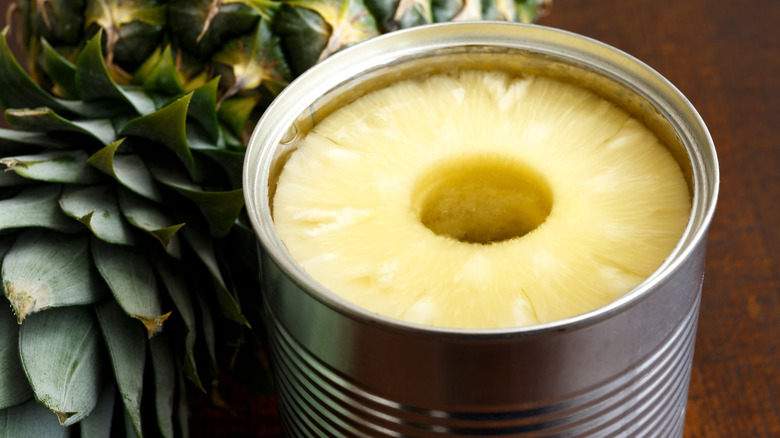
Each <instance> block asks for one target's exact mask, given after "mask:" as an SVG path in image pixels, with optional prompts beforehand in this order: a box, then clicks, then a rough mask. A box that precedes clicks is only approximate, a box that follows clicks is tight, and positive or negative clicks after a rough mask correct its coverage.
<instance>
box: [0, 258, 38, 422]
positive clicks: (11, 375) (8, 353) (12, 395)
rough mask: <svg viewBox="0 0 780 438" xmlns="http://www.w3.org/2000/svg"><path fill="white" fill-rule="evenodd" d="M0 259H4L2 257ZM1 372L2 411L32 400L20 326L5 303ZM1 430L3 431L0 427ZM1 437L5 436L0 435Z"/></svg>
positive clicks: (0, 310)
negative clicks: (24, 363)
mask: <svg viewBox="0 0 780 438" xmlns="http://www.w3.org/2000/svg"><path fill="white" fill-rule="evenodd" d="M0 259H2V256H1V255H0ZM0 370H2V373H3V384H2V385H0V411H2V410H3V409H8V408H10V407H13V406H18V405H20V404H22V403H24V402H26V401H27V400H30V399H32V397H33V393H32V390H31V389H30V385H29V384H28V383H27V376H26V375H25V374H24V369H23V368H22V363H21V362H20V361H19V324H17V323H16V318H14V315H13V312H12V311H11V309H10V307H7V306H6V305H5V303H0ZM0 415H2V414H0ZM0 421H2V420H0ZM0 430H3V429H2V428H1V427H0ZM1 436H3V435H2V434H0V437H1Z"/></svg>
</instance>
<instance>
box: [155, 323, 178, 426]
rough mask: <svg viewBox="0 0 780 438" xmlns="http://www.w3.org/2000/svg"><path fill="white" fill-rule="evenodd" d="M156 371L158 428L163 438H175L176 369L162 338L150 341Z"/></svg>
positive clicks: (158, 337) (157, 337)
mask: <svg viewBox="0 0 780 438" xmlns="http://www.w3.org/2000/svg"><path fill="white" fill-rule="evenodd" d="M149 352H150V353H151V357H152V369H153V371H154V407H155V411H156V413H157V427H158V428H159V430H160V436H162V437H163V438H174V426H173V410H174V397H175V395H176V368H175V366H174V365H173V363H174V361H173V356H172V355H171V351H170V348H169V347H168V344H166V343H165V339H164V338H163V337H162V336H156V337H154V338H152V339H150V340H149Z"/></svg>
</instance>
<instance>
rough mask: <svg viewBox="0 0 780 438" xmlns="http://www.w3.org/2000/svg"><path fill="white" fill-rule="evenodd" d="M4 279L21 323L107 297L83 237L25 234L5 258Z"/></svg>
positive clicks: (34, 231)
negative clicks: (47, 311) (49, 311)
mask: <svg viewBox="0 0 780 438" xmlns="http://www.w3.org/2000/svg"><path fill="white" fill-rule="evenodd" d="M2 278H3V292H4V293H5V296H6V298H8V300H9V301H10V302H11V307H12V308H13V309H14V313H16V318H17V320H18V321H19V323H20V324H21V323H22V321H24V320H25V319H26V317H28V316H29V315H30V314H33V313H35V312H38V311H40V310H44V309H48V308H50V307H64V306H73V305H84V304H91V303H95V302H97V301H98V300H99V299H101V298H102V297H103V296H104V295H105V289H104V287H103V284H102V283H101V282H100V280H99V279H98V278H97V277H96V276H95V273H94V272H93V271H92V268H91V263H90V260H89V250H88V241H87V238H86V237H85V236H83V235H68V234H62V233H57V232H54V231H49V230H44V229H34V228H33V229H30V230H27V231H24V232H22V233H21V234H20V235H19V237H18V238H17V239H16V241H15V242H14V245H13V247H12V248H11V250H10V251H8V253H7V254H6V255H5V257H4V258H3V267H2Z"/></svg>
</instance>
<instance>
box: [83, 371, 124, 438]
mask: <svg viewBox="0 0 780 438" xmlns="http://www.w3.org/2000/svg"><path fill="white" fill-rule="evenodd" d="M115 397H116V386H115V385H114V383H113V382H111V383H108V384H107V385H105V386H104V387H103V392H101V394H100V398H99V399H98V404H97V406H95V409H93V410H92V413H91V414H89V416H88V417H87V418H85V419H83V420H81V422H80V423H79V429H80V431H81V438H100V437H107V436H111V428H112V425H113V420H114V400H115Z"/></svg>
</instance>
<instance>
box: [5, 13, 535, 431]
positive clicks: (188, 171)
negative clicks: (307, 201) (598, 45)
mask: <svg viewBox="0 0 780 438" xmlns="http://www.w3.org/2000/svg"><path fill="white" fill-rule="evenodd" d="M541 3H544V2H540V1H538V0H516V1H511V0H510V1H504V0H482V1H476V0H447V1H444V2H432V1H427V0H410V1H407V0H400V1H385V0H365V2H364V1H363V0H285V1H278V0H186V1H185V0H179V1H162V0H133V1H129V0H128V1H122V0H73V1H54V0H36V1H32V0H18V1H17V2H16V3H15V4H14V5H13V6H12V8H11V10H10V14H9V15H12V16H14V17H16V18H17V22H18V23H19V25H18V29H17V36H18V37H19V42H20V43H21V46H22V48H23V49H24V53H25V58H24V60H25V63H24V66H22V65H20V64H19V63H18V62H17V60H16V58H15V56H14V55H13V50H12V48H11V45H9V29H8V28H6V29H4V30H3V31H2V33H1V34H0V104H1V105H2V106H3V107H4V108H5V109H6V110H5V120H6V123H7V125H9V126H10V128H12V129H6V128H0V170H3V171H2V172H0V285H2V286H0V287H1V288H2V292H3V294H4V296H5V298H6V299H7V302H8V304H9V307H5V306H0V324H1V325H2V329H1V330H0V373H2V377H3V381H5V382H11V383H10V384H8V385H4V386H3V387H2V388H0V429H3V428H11V427H12V426H10V425H11V424H13V429H14V430H16V431H18V432H19V433H21V434H23V435H25V434H26V435H27V436H67V434H69V433H70V431H71V428H63V427H60V425H64V426H71V425H76V424H78V426H76V427H78V428H80V429H81V431H82V433H86V434H88V433H95V434H97V435H99V436H108V435H109V434H111V436H114V435H116V434H119V435H123V434H124V435H128V436H133V435H138V436H142V435H143V434H144V433H147V434H149V433H151V434H153V435H161V436H186V435H187V434H188V425H187V415H186V414H187V406H188V399H189V395H188V391H189V389H190V388H196V389H197V390H199V391H202V392H206V393H208V394H210V395H211V400H212V401H213V402H214V403H215V404H217V405H221V404H224V402H222V401H221V398H220V396H219V393H218V391H217V382H218V381H219V378H220V376H221V375H223V374H228V375H230V376H232V377H233V378H235V379H236V380H238V381H239V382H240V383H241V384H243V385H244V386H246V387H248V388H250V389H253V390H259V391H265V392H269V391H270V389H271V383H270V373H269V372H268V364H267V360H266V358H265V351H266V346H265V340H264V336H265V334H264V332H263V327H264V325H263V321H262V308H261V303H260V290H261V284H260V279H259V278H258V275H257V268H258V266H259V263H258V260H257V253H256V248H255V236H254V233H253V232H252V230H251V227H250V226H249V225H248V223H249V222H248V220H247V219H246V217H245V212H244V200H243V191H242V188H241V170H242V166H243V158H244V151H245V148H246V145H245V138H246V130H247V129H248V127H249V128H251V127H252V126H254V121H255V120H256V119H257V118H258V117H259V115H260V114H262V112H263V110H264V109H265V108H266V106H267V105H268V104H269V103H270V102H271V101H272V100H273V98H274V96H275V95H276V94H277V93H278V92H279V91H280V90H281V89H282V88H284V87H285V85H286V84H287V83H289V81H291V80H292V79H293V78H294V77H295V76H297V75H298V74H300V73H301V72H303V71H304V70H306V69H307V68H309V67H310V66H312V65H314V64H315V63H316V62H318V61H319V60H321V59H323V58H325V57H327V56H329V55H330V54H332V53H334V52H336V51H338V50H340V49H341V48H343V47H346V46H349V45H352V44H357V43H359V42H361V41H363V40H366V39H368V38H371V37H372V36H374V35H377V34H380V33H382V32H387V31H391V30H394V29H399V28H404V27H411V26H416V25H420V24H425V23H431V22H437V21H449V20H452V19H501V20H515V21H533V20H535V18H536V17H537V16H538V12H539V10H540V9H539V5H540V4H541ZM3 309H5V310H3ZM2 347H5V348H2ZM115 404H116V405H117V406H122V407H123V409H122V410H121V411H122V412H124V413H125V414H124V417H123V418H119V419H116V418H113V413H114V409H113V406H114V405H115ZM52 412H54V414H55V415H52ZM146 412H152V413H153V415H149V416H147V415H146Z"/></svg>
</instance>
